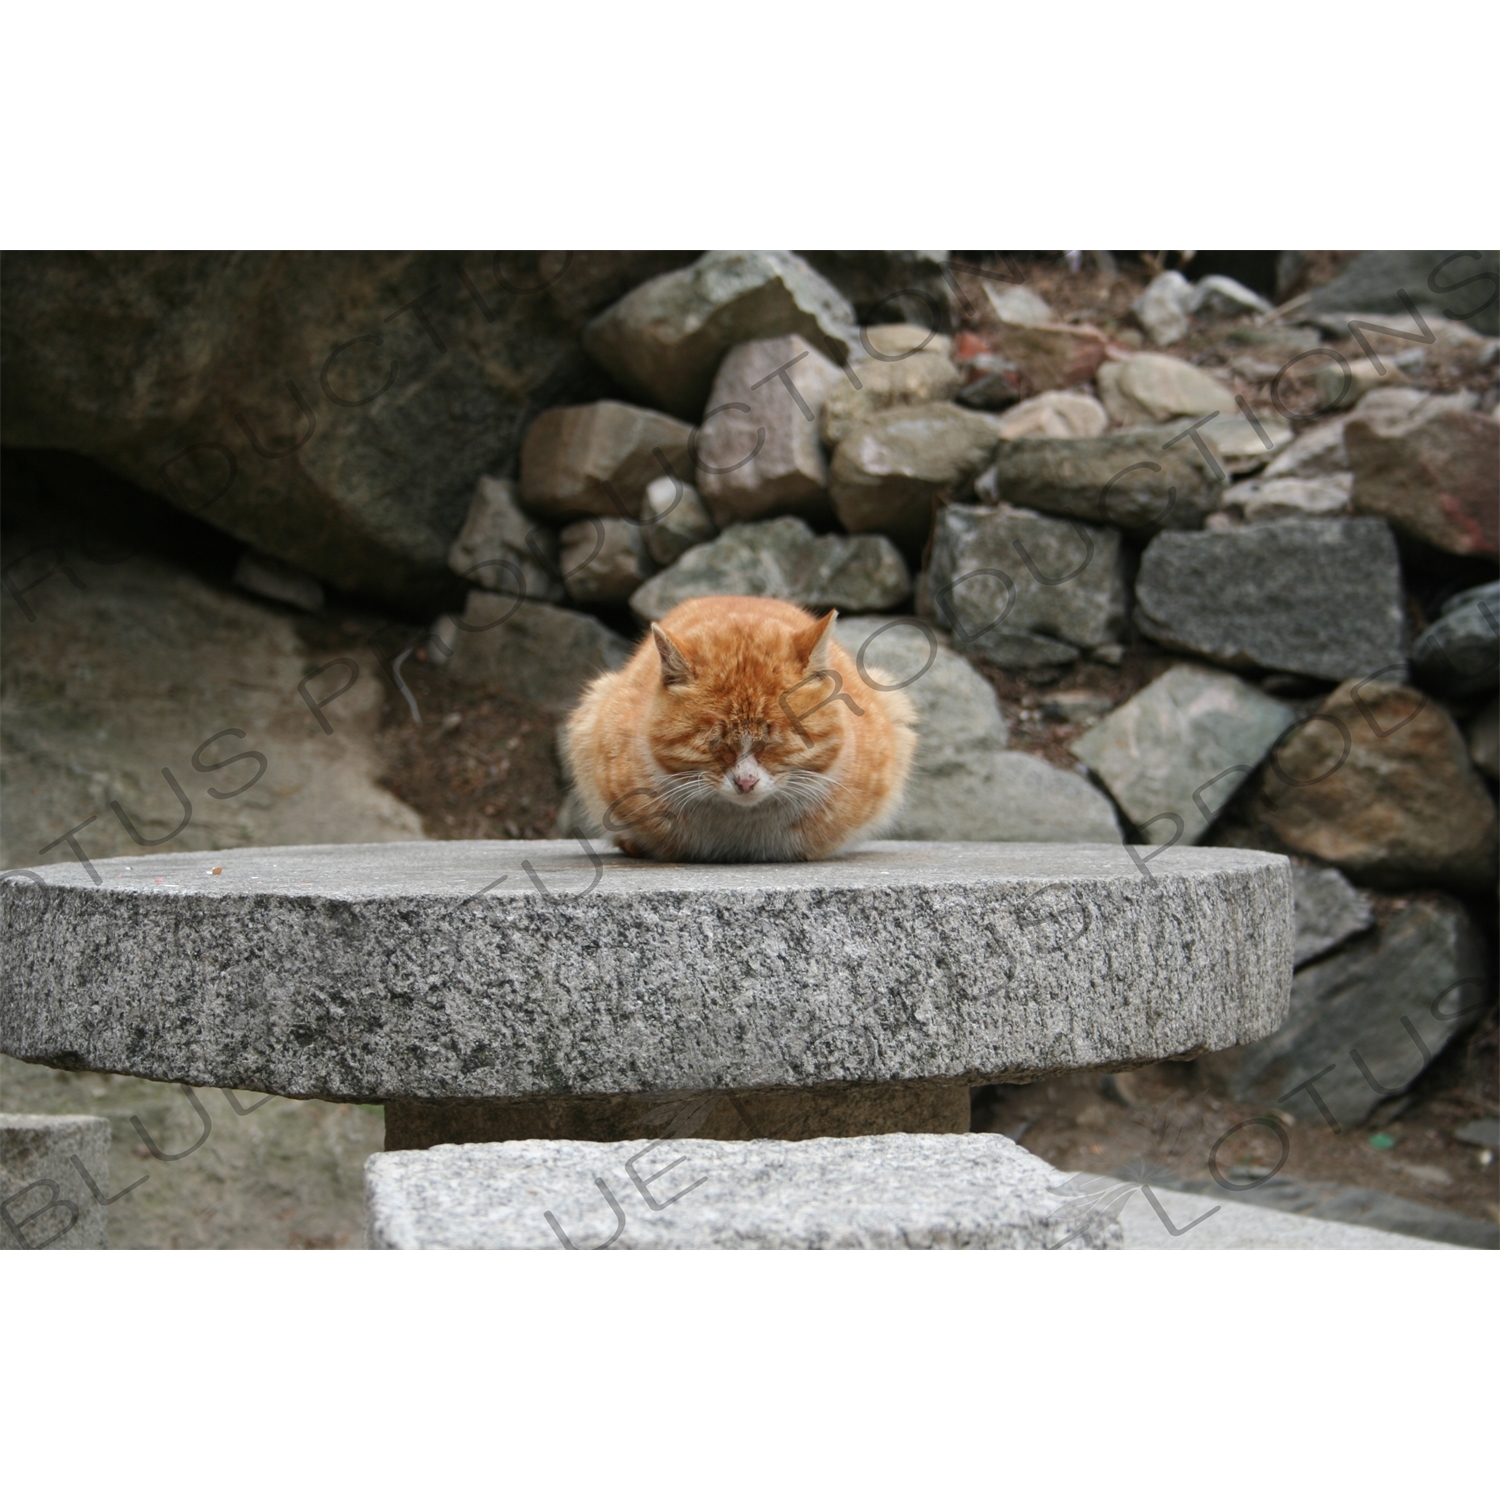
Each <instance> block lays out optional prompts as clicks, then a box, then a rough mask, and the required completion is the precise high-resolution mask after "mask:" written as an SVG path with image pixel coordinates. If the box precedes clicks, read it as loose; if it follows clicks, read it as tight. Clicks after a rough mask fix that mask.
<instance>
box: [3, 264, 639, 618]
mask: <svg viewBox="0 0 1500 1500" xmlns="http://www.w3.org/2000/svg"><path fill="white" fill-rule="evenodd" d="M595 254H596V256H598V257H600V259H601V260H603V259H604V257H605V256H606V255H607V253H606V252H595ZM515 259H516V258H515V257H513V256H511V255H510V254H509V252H504V253H502V254H501V255H500V256H499V257H490V256H484V257H480V256H477V255H465V254H461V253H447V252H431V253H429V252H404V251H403V252H365V251H352V252H321V253H318V254H285V253H282V254H278V253H274V252H263V251H252V252H220V251H201V252H172V253H165V254H164V253H159V252H157V253H153V252H145V251H141V252H136V251H126V252H119V251H115V252H105V253H98V252H88V253H81V252H80V253H70V252H69V253H57V252H44V253H36V254H31V253H20V254H14V255H11V256H9V257H7V263H6V275H5V278H4V287H3V289H0V291H3V297H4V306H3V311H0V326H3V329H4V353H3V358H4V364H5V371H6V377H5V390H4V393H3V402H4V405H3V413H4V424H3V432H4V441H5V442H6V443H7V444H15V445H19V446H21V447H28V448H47V449H66V450H69V451H71V452H75V453H83V454H87V455H88V456H90V457H91V458H94V459H97V460H98V461H99V462H101V463H103V464H104V465H106V466H107V467H108V468H109V469H110V470H111V471H113V472H114V473H116V474H119V475H122V476H124V477H125V478H127V479H129V480H130V481H131V482H132V483H133V484H136V485H139V486H140V487H141V488H143V489H145V490H147V491H149V492H150V493H152V494H154V495H159V496H162V497H163V498H165V499H167V500H169V501H171V502H172V503H173V504H174V505H177V506H179V507H180V508H182V509H184V510H186V511H188V512H189V513H191V514H195V515H201V516H202V517H203V518H204V519H206V520H208V521H210V522H212V523H213V524H214V525H215V526H218V527H220V528H222V529H223V530H225V531H227V532H229V533H230V534H231V535H233V536H234V537H236V538H237V539H238V540H240V541H241V542H243V543H244V544H245V545H247V546H250V547H254V548H255V549H256V550H258V551H260V552H263V553H265V554H267V555H268V556H271V557H277V558H280V559H281V560H282V561H283V562H287V563H290V564H291V565H292V566H294V567H297V568H300V569H302V570H303V571H305V572H307V573H310V574H311V575H313V576H314V577H316V578H319V579H321V580H323V581H324V582H325V583H327V584H332V585H334V586H335V587H337V588H339V589H343V590H346V591H349V592H352V593H357V594H362V595H365V596H366V597H375V598H379V599H382V600H385V601H388V602H393V603H398V604H401V605H403V606H410V607H424V608H426V607H435V606H438V605H440V604H441V602H442V600H443V599H444V597H445V596H446V595H448V594H449V593H451V590H452V587H453V580H452V577H451V575H450V574H449V572H448V568H447V565H446V556H447V552H448V548H449V546H450V545H451V544H452V541H453V538H454V537H455V536H456V535H457V534H458V531H459V528H460V527H461V526H462V524H463V520H464V515H465V512H466V511H467V509H468V505H469V500H470V496H471V495H472V493H473V489H474V483H475V481H476V480H477V479H478V478H479V476H480V475H481V474H484V473H486V472H489V473H494V472H504V466H505V465H506V464H508V463H509V462H511V461H513V459H514V457H515V454H516V451H517V447H518V445H519V441H520V436H521V427H522V424H523V422H524V420H525V418H526V416H527V414H528V413H529V412H531V411H533V410H535V409H536V408H537V407H539V406H550V405H556V404H559V403H564V402H577V401H587V400H590V399H592V398H593V397H594V396H596V395H603V394H605V390H604V380H603V379H602V377H601V375H600V373H599V372H598V371H597V370H596V369H594V368H593V367H592V366H591V365H590V363H589V361H588V360H587V359H586V358H585V357H584V356H583V354H582V352H581V351H580V350H579V348H578V342H577V335H576V324H575V323H574V322H572V321H571V320H570V319H569V318H568V317H565V316H563V315H562V314H561V313H560V312H559V310H558V306H557V303H556V302H555V301H554V300H553V298H552V296H551V292H552V291H562V290H564V289H565V288H566V287H567V286H568V284H569V282H570V281H571V278H572V277H573V275H574V274H575V272H576V271H577V269H578V267H577V266H576V265H570V266H563V267H561V276H560V279H559V280H558V281H557V283H556V286H555V287H554V288H551V289H549V291H548V292H547V293H545V294H543V295H518V294H517V292H516V291H515V290H507V289H506V285H505V282H506V281H508V282H509V283H510V285H511V287H512V288H522V289H524V288H527V287H534V286H536V285H538V281H537V277H536V274H535V267H534V264H533V265H532V266H531V267H530V268H520V269H518V268H517V267H516V265H515ZM604 263H605V264H607V265H608V266H610V267H613V268H614V270H615V271H616V272H618V273H619V275H618V276H617V284H618V282H619V280H623V281H624V284H625V285H627V286H628V285H629V284H630V283H631V281H632V280H633V279H634V278H635V277H636V276H638V275H639V274H640V271H641V268H642V267H643V265H649V261H646V262H643V261H641V260H639V259H634V258H632V256H630V255H628V254H627V255H623V256H618V257H615V258H612V259H608V260H605V261H604ZM461 276H462V277H467V278H468V286H467V287H466V285H465V282H464V281H463V280H462V279H461ZM501 277H503V278H505V280H504V281H502V280H501V279H500V278H501ZM469 288H472V289H473V290H472V291H471V290H470V289H469ZM476 293H477V294H478V295H477V296H476V295H475V294H476ZM481 302H482V303H483V305H482V306H481Z"/></svg>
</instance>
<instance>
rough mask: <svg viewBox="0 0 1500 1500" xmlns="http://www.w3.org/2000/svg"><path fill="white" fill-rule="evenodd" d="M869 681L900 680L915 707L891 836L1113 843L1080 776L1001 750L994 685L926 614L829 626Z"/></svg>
mask: <svg viewBox="0 0 1500 1500" xmlns="http://www.w3.org/2000/svg"><path fill="white" fill-rule="evenodd" d="M834 629H835V630H836V631H837V633H838V638H839V642H840V644H841V645H843V646H844V647H845V649H846V650H848V651H849V652H850V653H851V655H853V656H854V657H855V664H856V666H857V667H859V668H860V670H861V671H863V672H865V673H866V675H867V676H868V677H869V678H871V679H872V680H877V681H883V682H889V683H892V684H897V685H900V686H901V688H902V690H903V691H904V692H905V693H906V694H907V696H908V697H909V698H910V699H911V700H912V703H913V704H914V705H915V707H916V710H917V753H916V757H915V759H914V761H913V763H912V773H911V779H910V781H909V782H908V783H907V790H906V798H905V800H904V802H903V803H902V806H901V813H900V816H899V817H898V819H897V821H896V824H895V826H894V828H893V830H892V837H894V838H912V839H946V840H955V841H962V842H967V841H970V840H976V839H993V840H996V841H999V842H1016V841H1022V842H1026V841H1031V842H1038V843H1050V842H1080V843H1093V842H1098V843H1118V842H1119V839H1120V829H1119V824H1118V823H1117V822H1116V821H1115V815H1114V810H1113V809H1112V808H1111V807H1110V805H1109V799H1108V798H1106V797H1104V796H1103V795H1102V794H1101V793H1099V792H1098V791H1096V790H1095V789H1094V788H1093V787H1092V786H1090V785H1089V784H1088V782H1087V781H1086V780H1084V778H1083V777H1081V776H1077V775H1075V774H1073V773H1072V772H1068V771H1060V770H1057V769H1056V768H1054V767H1052V766H1049V765H1047V764H1046V763H1045V762H1043V761H1040V760H1037V759H1036V758H1035V757H1033V756H1029V755H1014V754H1004V753H1001V752H1003V751H1004V750H1005V748H1006V744H1007V733H1006V728H1005V721H1004V719H1002V718H1001V716H1000V707H999V704H998V703H997V701H996V698H995V690H994V688H992V687H991V686H990V684H989V683H988V682H986V681H985V679H984V678H983V677H981V676H980V675H979V673H978V672H976V671H975V670H974V668H973V667H971V666H970V665H969V664H968V662H966V661H965V660H964V659H963V657H961V656H960V655H958V653H957V652H955V651H952V650H950V649H949V648H948V646H947V645H945V644H944V643H943V641H942V640H941V639H940V638H939V635H938V632H937V631H935V630H934V629H933V628H932V626H931V625H929V624H927V623H926V622H925V621H920V620H903V621H892V620H888V619H882V618H880V617H879V616H873V615H867V616H861V617H857V618H854V619H843V620H840V621H839V622H838V624H837V625H836V626H835V627H834Z"/></svg>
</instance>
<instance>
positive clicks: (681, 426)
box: [521, 401, 693, 521]
mask: <svg viewBox="0 0 1500 1500" xmlns="http://www.w3.org/2000/svg"><path fill="white" fill-rule="evenodd" d="M692 436H693V433H692V429H691V428H690V427H689V426H688V425H687V424H686V423H685V422H679V421H677V420H676V419H675V418H673V417H668V416H664V415H663V414H662V413H661V412H659V411H647V410H646V409H645V408H644V407H640V406H631V405H629V404H628V403H627V402H624V401H595V402H592V403H590V404H589V405H588V406H557V407H553V408H552V409H551V410H550V411H544V412H543V413H542V414H541V415H540V416H539V417H537V419H536V420H535V421H534V422H533V423H532V424H531V426H530V427H528V428H527V429H526V441H525V442H524V443H523V444H522V445H521V503H522V504H523V505H524V506H525V507H526V509H527V510H529V511H530V512H531V513H532V514H533V515H535V516H541V517H543V518H544V519H546V520H549V521H571V520H573V519H575V518H577V517H579V516H584V515H592V516H613V517H615V518H616V519H620V518H622V517H623V518H634V517H636V516H639V514H640V509H641V496H642V495H643V494H644V493H645V491H646V486H647V485H648V484H650V483H651V482H652V481H653V480H656V479H669V478H672V477H673V476H675V477H676V478H678V479H683V480H691V479H692V477H693V476H692V460H691V456H690V454H691V450H690V447H689V445H690V442H691V439H692Z"/></svg>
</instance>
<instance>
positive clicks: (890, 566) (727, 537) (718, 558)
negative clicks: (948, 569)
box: [630, 516, 911, 620]
mask: <svg viewBox="0 0 1500 1500" xmlns="http://www.w3.org/2000/svg"><path fill="white" fill-rule="evenodd" d="M910 593H911V574H910V573H908V572H907V570H906V564H905V563H904V562H903V561H902V558H901V554H900V553H899V552H898V551H897V550H896V548H895V547H894V546H893V545H892V544H891V543H890V542H889V541H887V540H886V538H885V537H883V536H855V537H850V536H840V535H838V534H837V533H832V534H830V535H827V536H815V535H814V534H813V531H812V528H811V527H809V526H808V524H807V523H806V522H805V521H802V520H799V519H798V518H797V517H796V516H778V517H777V518H776V519H775V520H774V521H750V522H747V523H746V524H744V525H742V526H731V527H729V528H728V529H727V530H725V531H723V532H721V533H720V534H719V535H718V536H717V537H715V538H714V540H713V541H711V542H705V543H703V545H702V546H699V547H694V548H692V550H691V551H688V552H685V553H684V554H683V555H682V557H681V558H679V559H678V561H677V562H676V563H674V564H673V565H672V566H671V567H670V568H667V569H666V570H665V571H663V572H661V573H658V574H657V575H656V576H655V577H654V578H652V579H650V580H649V581H648V582H646V583H644V584H642V585H641V587H640V588H639V589H637V590H636V592H635V593H634V594H633V595H632V596H631V599H630V607H631V608H632V609H633V610H634V611H635V612H636V614H637V615H639V616H640V617H641V618H642V619H643V620H659V619H661V617H662V616H663V615H664V614H666V613H667V611H668V610H670V609H673V608H674V607H675V606H677V605H679V604H681V603H683V602H684V600H687V599H700V598H702V597H703V596H704V595H706V594H748V595H752V596H754V597H757V598H765V599H785V600H786V601H787V602H788V603H790V604H801V605H805V606H807V607H808V608H812V607H814V606H818V605H822V606H831V607H832V608H835V609H842V610H847V611H849V612H851V613H855V614H859V613H866V612H869V611H871V610H879V609H889V608H890V607H891V606H892V605H894V604H899V603H900V602H901V601H902V600H903V599H905V598H906V597H907V595H908V594H910Z"/></svg>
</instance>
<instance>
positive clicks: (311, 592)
mask: <svg viewBox="0 0 1500 1500" xmlns="http://www.w3.org/2000/svg"><path fill="white" fill-rule="evenodd" d="M234 582H235V583H236V584H238V585H239V587H240V588H242V589H244V590H245V592H246V593H248V594H259V595H260V596H261V598H263V599H274V600H275V601H276V602H277V603H278V604H290V605H292V606H293V608H295V609H301V610H306V611H307V612H308V613H309V614H316V613H317V612H318V611H319V610H320V609H322V607H323V585H322V584H321V583H319V582H318V580H317V579H316V578H312V577H309V575H308V574H306V573H304V572H303V571H302V570H301V569H300V568H292V567H288V566H287V564H286V563H284V562H278V561H277V560H276V559H275V558H274V557H267V556H266V555H265V554H264V553H262V552H242V553H241V554H240V560H239V561H238V562H237V563H236V564H235V565H234Z"/></svg>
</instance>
